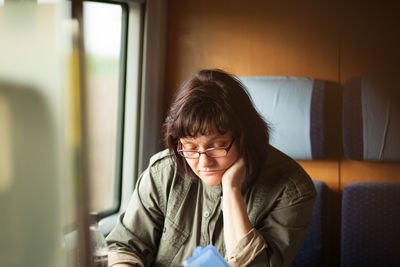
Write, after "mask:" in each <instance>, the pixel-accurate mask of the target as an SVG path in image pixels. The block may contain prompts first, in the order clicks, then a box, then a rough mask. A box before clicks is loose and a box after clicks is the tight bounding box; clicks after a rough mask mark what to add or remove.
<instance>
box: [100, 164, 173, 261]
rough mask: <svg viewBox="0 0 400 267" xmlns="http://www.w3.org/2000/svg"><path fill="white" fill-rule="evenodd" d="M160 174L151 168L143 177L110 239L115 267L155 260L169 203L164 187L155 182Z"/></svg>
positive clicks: (109, 236) (108, 237)
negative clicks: (116, 266) (116, 265)
mask: <svg viewBox="0 0 400 267" xmlns="http://www.w3.org/2000/svg"><path fill="white" fill-rule="evenodd" d="M160 175H162V174H161V173H159V171H158V170H157V169H156V168H153V169H152V168H150V167H149V168H148V169H147V170H146V171H145V172H144V173H143V174H142V176H141V177H140V178H139V181H138V183H137V185H136V189H135V190H134V193H133V195H132V197H131V200H130V202H129V204H128V207H127V209H126V211H125V212H124V213H123V214H121V216H120V217H119V220H118V222H117V225H116V226H115V228H114V229H113V231H112V232H111V233H110V234H109V235H108V236H107V238H106V240H107V243H108V246H109V248H110V258H111V259H113V262H112V263H111V264H116V263H137V265H138V266H141V265H145V263H146V259H147V258H149V257H154V254H155V253H156V251H157V247H158V243H159V240H160V236H161V231H162V227H163V224H164V211H165V203H166V200H165V195H164V196H163V194H161V189H160V188H159V186H160V185H159V184H157V182H156V180H155V179H154V177H158V178H159V176H160ZM158 180H160V179H158ZM118 252H121V253H118ZM132 256H134V258H133V257H132ZM140 264H141V265H140Z"/></svg>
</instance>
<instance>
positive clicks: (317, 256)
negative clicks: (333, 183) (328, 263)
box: [292, 180, 328, 267]
mask: <svg viewBox="0 0 400 267" xmlns="http://www.w3.org/2000/svg"><path fill="white" fill-rule="evenodd" d="M314 185H315V188H316V190H317V198H316V199H315V203H314V210H313V214H312V218H311V223H310V226H309V228H308V232H307V236H306V239H305V241H304V244H303V247H302V248H301V249H300V251H299V252H298V254H297V255H296V257H295V259H294V261H293V263H292V266H294V267H302V266H304V267H314V266H315V267H319V266H322V263H323V259H324V252H325V246H324V243H325V242H324V240H325V237H324V234H323V233H324V231H325V230H326V229H325V228H326V222H327V219H326V215H325V214H326V213H325V212H326V201H327V195H328V186H327V185H326V184H325V183H324V182H322V181H317V180H314Z"/></svg>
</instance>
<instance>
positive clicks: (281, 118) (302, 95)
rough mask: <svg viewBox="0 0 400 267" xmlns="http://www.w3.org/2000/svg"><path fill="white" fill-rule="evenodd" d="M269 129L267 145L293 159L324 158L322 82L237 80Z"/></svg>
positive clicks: (260, 78) (273, 78)
mask: <svg viewBox="0 0 400 267" xmlns="http://www.w3.org/2000/svg"><path fill="white" fill-rule="evenodd" d="M239 80H240V82H242V83H243V85H245V86H246V88H247V91H248V93H249V95H250V97H251V99H252V101H253V103H254V106H255V107H256V109H257V111H258V112H259V113H260V115H261V116H262V117H263V118H264V119H265V120H266V121H267V123H269V126H270V127H271V132H270V144H271V145H272V146H274V147H276V148H277V149H279V150H280V151H282V152H284V153H285V154H287V155H289V156H290V157H292V158H294V159H303V160H315V159H324V158H325V157H326V154H327V152H326V143H327V141H326V130H325V128H326V126H325V124H326V123H330V121H325V116H324V114H325V109H326V107H325V102H326V101H325V98H326V93H327V89H326V81H324V80H318V79H311V78H305V77H290V76H249V77H239Z"/></svg>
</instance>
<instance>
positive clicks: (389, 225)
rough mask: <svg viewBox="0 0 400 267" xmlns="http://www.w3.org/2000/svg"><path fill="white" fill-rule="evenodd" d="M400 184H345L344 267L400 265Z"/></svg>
mask: <svg viewBox="0 0 400 267" xmlns="http://www.w3.org/2000/svg"><path fill="white" fill-rule="evenodd" d="M399 240H400V183H383V182H379V183H372V182H371V183H368V182H363V183H353V184H349V185H346V186H345V187H344V190H343V200H342V233H341V266H342V267H354V266H363V267H369V266H371V267H372V266H374V267H376V266H385V267H391V266H400V261H399V259H398V254H399V252H400V246H399Z"/></svg>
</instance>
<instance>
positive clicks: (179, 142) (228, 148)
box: [176, 137, 235, 159]
mask: <svg viewBox="0 0 400 267" xmlns="http://www.w3.org/2000/svg"><path fill="white" fill-rule="evenodd" d="M233 142H235V137H233V138H232V141H231V142H230V144H229V145H228V147H226V148H223V147H218V148H215V147H213V148H209V149H206V150H204V151H203V152H200V151H197V150H183V149H179V144H180V145H181V147H182V143H181V141H180V140H179V141H178V146H177V148H176V150H177V151H178V154H179V155H180V156H181V157H183V158H186V159H199V158H200V156H201V154H204V155H206V156H207V157H210V158H222V157H226V155H228V152H229V150H230V149H231V147H232V145H233ZM214 150H225V151H226V154H225V155H223V156H217V157H215V156H210V155H208V154H207V152H210V151H214ZM184 152H194V153H197V154H195V155H197V156H193V157H185V156H184V155H183V153H184Z"/></svg>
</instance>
